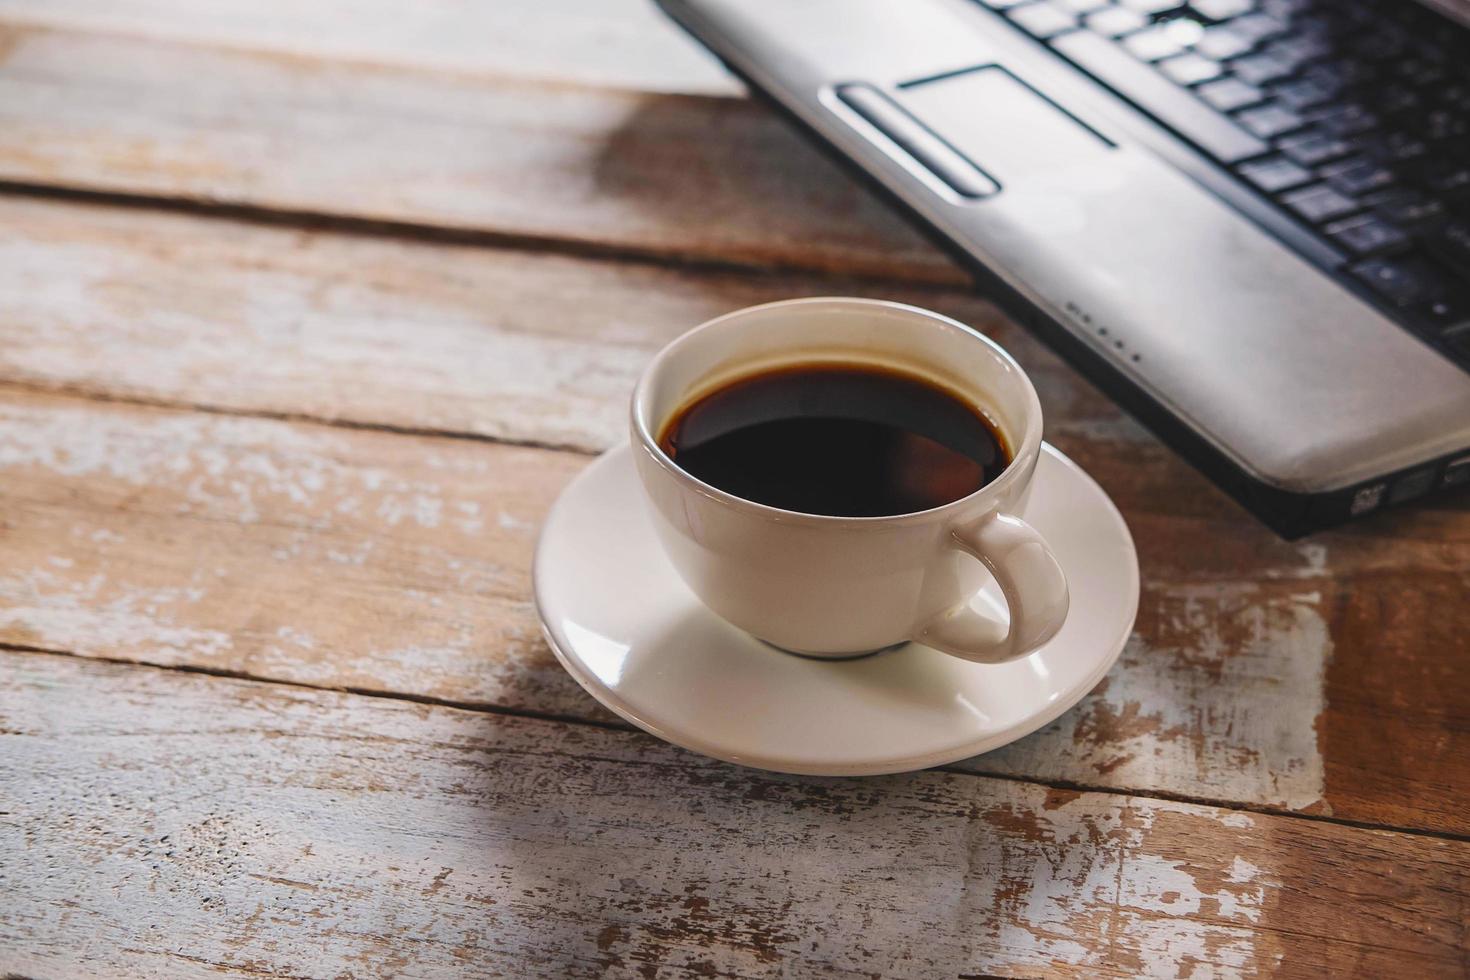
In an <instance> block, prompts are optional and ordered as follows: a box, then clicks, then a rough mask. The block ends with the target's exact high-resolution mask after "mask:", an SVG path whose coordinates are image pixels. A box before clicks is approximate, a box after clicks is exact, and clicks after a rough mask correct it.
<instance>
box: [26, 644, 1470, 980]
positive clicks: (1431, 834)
mask: <svg viewBox="0 0 1470 980" xmlns="http://www.w3.org/2000/svg"><path fill="white" fill-rule="evenodd" d="M0 653H15V654H30V655H36V654H40V655H43V656H48V657H63V658H66V659H68V660H77V661H81V662H84V663H90V662H97V663H106V664H113V665H116V666H119V667H141V668H144V669H147V670H159V671H171V672H174V673H180V674H199V675H203V676H206V677H220V678H225V679H227V680H238V681H249V682H251V683H255V684H275V685H279V686H281V687H288V688H299V689H301V690H307V691H329V692H332V693H337V694H351V695H354V696H356V697H365V698H378V699H381V700H385V701H408V702H412V703H414V704H424V705H430V706H432V707H436V708H450V709H453V710H456V711H470V712H475V713H478V714H487V715H501V716H505V717H510V718H528V719H532V720H535V721H545V722H551V723H554V724H560V725H578V726H582V727H585V728H600V729H603V730H605V731H613V732H637V733H639V734H641V735H646V736H647V737H649V738H653V737H655V736H653V735H649V734H648V733H646V732H643V731H642V730H641V729H639V728H637V727H636V726H633V725H631V724H627V723H617V722H608V721H599V720H596V719H592V718H580V717H577V716H575V715H563V714H557V713H555V712H549V711H535V710H533V709H529V708H508V707H504V706H502V705H495V704H489V703H487V702H484V701H461V700H456V699H454V698H442V697H435V696H434V695H431V694H414V693H411V692H401V691H385V690H374V689H371V688H363V687H354V686H352V685H332V684H311V683H308V682H306V681H293V680H285V679H282V678H277V677H270V676H266V675H257V674H252V673H250V672H248V671H243V670H230V669H228V668H224V667H202V666H198V665H195V664H158V663H152V662H150V661H147V660H134V659H130V658H127V657H108V656H98V655H93V654H88V655H86V656H83V655H81V654H77V653H73V652H72V651H70V650H57V649H52V648H49V647H37V646H27V645H25V644H20V643H7V642H5V641H3V640H0ZM683 751H690V750H687V749H685V750H683ZM932 768H933V769H934V770H935V771H938V772H945V773H951V774H953V775H956V776H967V777H971V778H975V779H999V780H1004V781H1005V782H1011V783H1022V784H1025V785H1028V786H1039V787H1044V788H1046V789H1050V790H1058V791H1061V792H1064V793H1098V794H1101V795H1105V796H1128V797H1135V798H1138V799H1143V800H1160V801H1164V802H1169V803H1188V804H1191V805H1194V806H1208V807H1213V808H1215V809H1219V810H1230V811H1234V812H1238V813H1251V814H1256V815H1259V816H1265V817H1288V818H1290V819H1293V820H1306V821H1309V822H1311V823H1321V824H1330V825H1332V826H1334V827H1344V828H1350V829H1353V830H1367V831H1379V832H1383V833H1391V834H1405V835H1408V836H1411V837H1427V838H1431V839H1434V840H1445V841H1454V842H1457V843H1470V834H1458V833H1455V832H1454V831H1448V830H1429V829H1420V828H1415V827H1404V826H1396V825H1393V824H1384V823H1373V822H1371V821H1366V820H1351V819H1344V818H1342V817H1332V816H1326V815H1323V814H1317V813H1303V812H1300V811H1294V810H1287V809H1280V808H1273V807H1269V806H1252V805H1251V804H1248V803H1240V802H1236V801H1230V800H1216V799H1211V798H1209V797H1203V796H1191V795H1189V794H1187V793H1171V792H1169V791H1167V790H1158V789H1131V788H1130V789H1128V790H1120V789H1118V788H1117V787H1115V786H1105V785H1101V784H1097V785H1094V784H1090V783H1081V782H1076V781H1073V780H1067V779H1038V778H1036V777H1034V776H1018V775H1015V774H1014V773H1007V772H988V771H985V770H983V769H964V768H961V767H959V766H954V765H944V766H933V767H932ZM0 980H9V978H8V977H5V978H0Z"/></svg>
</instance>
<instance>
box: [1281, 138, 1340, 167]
mask: <svg viewBox="0 0 1470 980" xmlns="http://www.w3.org/2000/svg"><path fill="white" fill-rule="evenodd" d="M1276 146H1277V148H1278V149H1279V150H1281V152H1282V153H1285V154H1286V155H1287V156H1289V157H1291V158H1292V159H1293V160H1295V161H1296V162H1297V163H1299V164H1301V165H1302V166H1304V167H1315V166H1316V165H1317V164H1319V163H1326V162H1327V161H1328V160H1335V159H1337V158H1338V157H1340V156H1345V155H1347V154H1348V153H1351V152H1352V149H1353V148H1352V146H1350V145H1349V144H1348V142H1347V140H1343V139H1338V138H1337V137H1336V136H1332V135H1330V134H1328V133H1321V132H1315V131H1313V130H1308V131H1306V132H1304V133H1296V134H1294V135H1292V136H1284V137H1282V138H1281V140H1280V142H1278V143H1277V144H1276Z"/></svg>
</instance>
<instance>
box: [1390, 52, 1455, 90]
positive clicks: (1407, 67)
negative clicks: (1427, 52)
mask: <svg viewBox="0 0 1470 980" xmlns="http://www.w3.org/2000/svg"><path fill="white" fill-rule="evenodd" d="M1393 72H1394V74H1395V75H1397V76H1398V77H1399V78H1402V79H1403V80H1404V81H1406V82H1408V83H1409V84H1410V85H1412V86H1413V87H1415V88H1423V87H1425V86H1426V85H1434V84H1436V83H1438V82H1441V81H1443V80H1444V77H1445V70H1444V66H1442V65H1441V64H1440V63H1439V62H1437V61H1433V60H1431V59H1428V58H1416V57H1412V56H1411V57H1408V58H1400V59H1398V60H1397V61H1395V62H1394V64H1393Z"/></svg>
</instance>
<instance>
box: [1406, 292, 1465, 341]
mask: <svg viewBox="0 0 1470 980" xmlns="http://www.w3.org/2000/svg"><path fill="white" fill-rule="evenodd" d="M1415 312H1416V313H1418V314H1419V315H1420V316H1421V317H1423V318H1424V321H1425V322H1426V323H1428V324H1429V325H1430V326H1431V327H1434V328H1435V329H1436V330H1445V331H1448V330H1452V329H1454V328H1457V327H1470V300H1467V298H1466V295H1465V293H1464V291H1463V290H1461V291H1456V292H1454V293H1447V294H1445V295H1444V296H1440V297H1438V298H1436V299H1431V300H1426V301H1425V302H1424V303H1422V304H1420V306H1419V307H1418V309H1416V310H1415Z"/></svg>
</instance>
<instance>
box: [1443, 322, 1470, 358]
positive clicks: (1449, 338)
mask: <svg viewBox="0 0 1470 980" xmlns="http://www.w3.org/2000/svg"><path fill="white" fill-rule="evenodd" d="M1444 342H1445V343H1446V344H1448V345H1449V348H1450V350H1452V351H1454V352H1455V353H1456V354H1457V355H1459V356H1460V357H1461V358H1463V359H1464V360H1465V361H1466V362H1467V363H1470V324H1465V325H1464V326H1463V327H1461V328H1460V329H1459V330H1452V331H1449V332H1447V333H1446V334H1445V335H1444Z"/></svg>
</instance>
